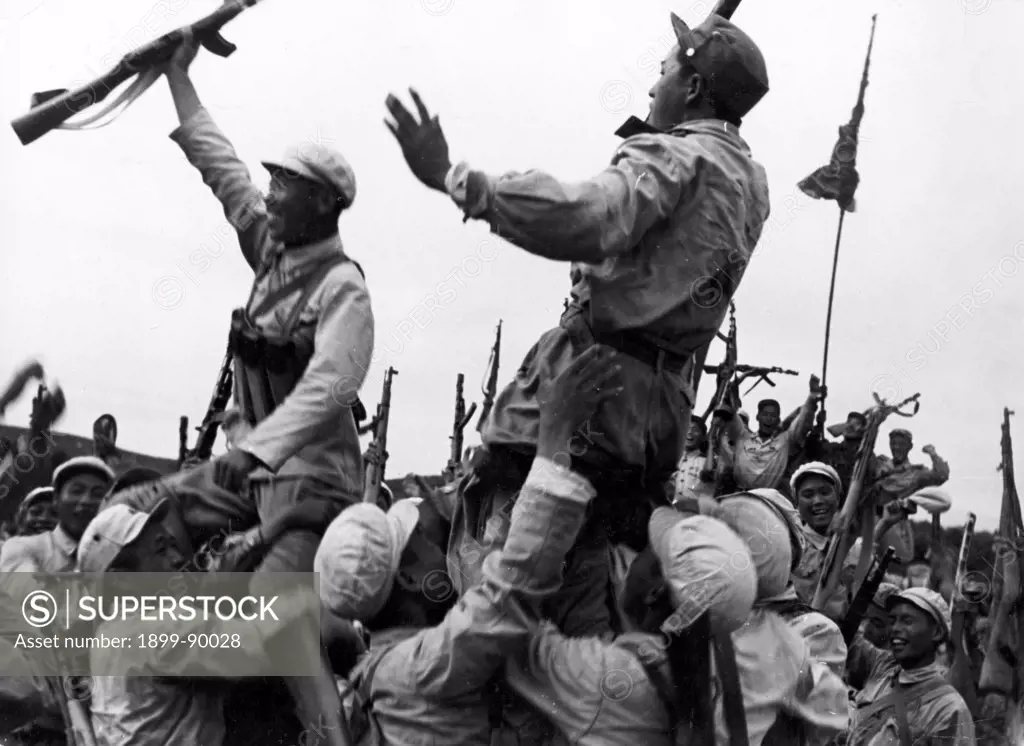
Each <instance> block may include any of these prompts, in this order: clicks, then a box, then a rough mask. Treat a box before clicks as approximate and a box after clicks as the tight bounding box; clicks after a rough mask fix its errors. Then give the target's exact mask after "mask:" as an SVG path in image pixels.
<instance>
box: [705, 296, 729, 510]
mask: <svg viewBox="0 0 1024 746" xmlns="http://www.w3.org/2000/svg"><path fill="white" fill-rule="evenodd" d="M717 336H718V338H719V339H721V340H722V341H723V342H725V358H724V359H723V360H722V364H721V365H718V366H708V367H714V368H715V370H714V372H715V374H716V375H717V387H716V389H715V395H714V397H713V398H712V400H711V403H710V404H709V405H708V408H707V411H705V412H704V416H703V417H702V418H701V420H702V421H703V422H704V423H705V424H706V423H707V421H708V418H709V417H711V418H712V419H711V426H710V427H709V428H707V430H708V442H707V446H706V452H705V455H704V468H703V469H702V474H701V479H705V478H706V481H714V483H715V494H718V488H719V486H720V485H721V482H722V477H723V476H724V474H723V473H722V463H721V459H720V458H719V454H718V445H719V441H720V440H721V439H722V423H721V422H720V421H718V420H716V419H714V417H713V415H714V413H715V412H717V411H719V410H724V411H735V409H736V404H737V402H736V401H734V399H735V394H734V391H735V388H734V386H733V377H734V376H735V375H736V355H737V352H736V304H735V303H730V304H729V334H728V335H727V336H723V335H722V333H721V332H717ZM708 367H705V368H704V369H705V370H708Z"/></svg>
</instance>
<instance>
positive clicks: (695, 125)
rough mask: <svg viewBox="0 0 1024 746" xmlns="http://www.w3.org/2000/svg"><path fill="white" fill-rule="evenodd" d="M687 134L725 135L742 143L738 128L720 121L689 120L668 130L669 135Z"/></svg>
mask: <svg viewBox="0 0 1024 746" xmlns="http://www.w3.org/2000/svg"><path fill="white" fill-rule="evenodd" d="M688 132H693V133H699V134H703V135H721V134H725V135H727V136H728V137H729V138H733V139H736V140H739V141H740V142H743V138H742V137H741V136H740V128H739V127H737V126H736V125H735V124H729V122H725V121H723V120H721V119H691V120H690V121H688V122H683V123H682V124H677V125H676V126H675V127H673V128H672V129H670V130H669V134H671V135H685V134H686V133H688Z"/></svg>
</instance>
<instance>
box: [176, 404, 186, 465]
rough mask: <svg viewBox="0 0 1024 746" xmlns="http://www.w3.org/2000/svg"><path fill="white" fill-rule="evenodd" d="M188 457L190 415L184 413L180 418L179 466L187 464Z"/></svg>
mask: <svg viewBox="0 0 1024 746" xmlns="http://www.w3.org/2000/svg"><path fill="white" fill-rule="evenodd" d="M187 459H188V417H185V416H184V415H183V416H182V417H181V418H180V419H179V420H178V468H179V469H180V468H181V467H182V466H184V465H185V461H186V460H187Z"/></svg>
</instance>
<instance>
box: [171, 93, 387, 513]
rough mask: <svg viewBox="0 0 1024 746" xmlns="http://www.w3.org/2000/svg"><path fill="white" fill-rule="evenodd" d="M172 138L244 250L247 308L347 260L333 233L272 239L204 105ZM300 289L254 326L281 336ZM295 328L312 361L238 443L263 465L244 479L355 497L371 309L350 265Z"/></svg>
mask: <svg viewBox="0 0 1024 746" xmlns="http://www.w3.org/2000/svg"><path fill="white" fill-rule="evenodd" d="M171 139H173V140H174V141H175V142H176V143H178V145H179V146H181V148H182V150H183V151H184V152H185V155H186V157H187V158H188V160H189V162H190V163H191V164H192V165H194V166H195V167H196V168H197V169H199V172H200V173H201V174H202V176H203V181H204V182H205V183H206V184H207V186H209V187H210V189H211V190H213V193H214V195H215V196H216V197H217V199H218V200H220V202H221V204H222V205H223V206H224V214H225V216H226V217H227V219H228V223H229V224H230V225H231V227H232V228H234V229H235V231H236V232H237V233H238V240H239V244H240V245H241V248H242V254H243V255H244V256H245V260H246V261H247V262H248V263H249V266H250V267H252V269H253V271H254V272H255V273H256V279H255V283H254V286H253V291H252V297H251V298H250V301H249V307H250V308H254V307H255V306H256V305H257V304H259V303H261V301H262V300H263V299H264V298H266V297H267V296H268V295H269V294H270V293H272V292H275V291H276V290H278V289H279V288H281V287H283V286H284V285H286V284H287V283H288V282H290V281H291V280H293V279H294V278H295V277H297V276H301V275H303V274H306V273H307V272H309V270H310V269H311V268H312V267H313V266H315V265H317V264H319V263H321V262H323V261H325V260H328V259H331V258H335V257H344V256H345V253H344V250H343V249H342V246H341V241H340V239H339V238H338V237H337V236H335V237H333V238H331V239H327V240H325V241H322V242H319V243H315V244H310V245H308V246H303V247H300V248H289V249H288V250H287V251H286V250H285V248H284V246H282V245H281V244H279V243H278V242H276V241H275V240H274V239H273V238H271V236H270V234H269V231H268V227H267V212H266V204H265V203H264V200H263V196H262V195H261V194H260V191H259V189H257V188H256V185H255V184H253V182H252V179H251V178H250V176H249V171H248V169H247V168H246V167H245V164H244V163H242V161H241V160H239V158H238V156H237V155H235V150H234V148H233V147H232V146H231V143H230V142H228V140H227V138H225V137H224V135H223V134H222V133H221V131H220V129H218V127H217V125H216V124H214V122H213V119H211V118H210V115H209V114H208V113H207V112H206V111H205V110H204V109H201V110H200V111H199V112H198V113H197V114H196V115H195V116H193V117H192V118H191V119H190V120H188V121H187V122H186V123H185V124H183V125H182V126H181V127H179V128H178V129H177V130H175V131H174V132H173V133H171ZM302 292H303V288H296V290H295V291H294V292H293V293H291V294H290V295H288V296H286V297H285V298H283V299H281V300H280V301H279V302H278V303H277V305H275V306H272V307H271V308H269V309H267V310H266V311H265V312H262V313H261V314H260V315H259V317H258V318H256V319H254V321H255V323H256V326H257V327H259V329H260V330H261V331H263V332H264V333H267V334H272V335H277V334H280V333H281V332H282V331H283V327H284V324H285V321H286V320H287V318H288V316H289V314H290V313H291V311H292V309H293V308H294V305H295V304H296V303H297V302H298V300H299V298H300V296H301V295H302ZM224 321H225V323H224V326H225V328H227V321H228V320H227V319H225V320H224ZM295 333H296V334H300V335H305V336H306V337H307V338H309V339H311V340H312V341H313V347H314V352H313V358H312V359H311V360H310V362H309V365H308V366H307V368H306V371H305V373H304V374H303V376H302V378H301V380H300V381H299V382H298V384H297V385H296V386H295V389H294V390H293V391H292V393H291V394H290V395H289V396H288V397H287V398H286V400H285V401H284V402H283V403H282V404H281V405H280V406H279V407H278V408H277V409H276V410H275V411H274V412H273V414H271V415H270V416H269V417H267V418H266V419H265V420H263V421H262V422H260V423H259V424H258V425H257V426H256V427H255V428H254V429H253V430H252V431H251V432H249V433H248V434H247V435H246V436H245V437H244V438H242V439H241V441H240V442H239V443H238V444H237V446H236V447H237V448H238V449H239V450H242V451H246V452H247V453H250V454H252V455H253V456H255V457H256V458H258V459H259V460H260V461H261V462H262V463H263V464H264V465H266V466H267V467H268V469H269V471H268V470H267V469H260V470H257V471H256V472H254V473H253V474H252V475H250V479H254V480H260V479H266V478H268V477H270V476H271V475H272V474H277V475H281V476H287V475H291V476H303V477H313V478H317V479H319V480H321V481H323V482H326V483H328V484H329V485H331V486H333V487H338V488H341V489H342V490H343V491H344V492H346V493H347V494H348V495H349V496H358V495H361V493H362V482H363V455H362V449H361V448H360V446H359V436H358V433H357V430H356V423H355V419H354V417H353V414H352V406H351V405H352V403H353V402H354V400H355V397H356V394H357V393H358V391H359V388H360V387H361V386H362V384H363V381H364V379H365V378H366V372H367V369H368V368H369V366H370V357H371V355H372V353H373V313H372V311H371V309H370V295H369V292H368V291H367V289H366V283H365V282H364V281H363V278H362V275H361V274H360V272H359V269H358V268H357V267H356V266H355V264H353V263H352V262H351V261H348V262H344V263H342V264H340V265H338V266H336V267H334V268H333V269H332V270H331V271H330V272H329V273H328V274H327V276H326V277H325V278H324V279H323V281H322V282H321V283H320V286H319V288H318V289H317V290H316V292H314V294H313V296H312V298H311V299H310V300H309V302H308V304H307V306H306V308H305V309H303V311H302V313H301V315H300V317H299V322H298V328H297V329H296V332H295ZM236 393H237V387H236Z"/></svg>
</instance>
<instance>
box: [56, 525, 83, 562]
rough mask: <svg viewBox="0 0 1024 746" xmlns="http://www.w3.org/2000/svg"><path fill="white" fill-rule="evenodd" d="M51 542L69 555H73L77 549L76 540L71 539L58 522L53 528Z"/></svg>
mask: <svg viewBox="0 0 1024 746" xmlns="http://www.w3.org/2000/svg"><path fill="white" fill-rule="evenodd" d="M53 543H54V545H56V547H57V548H58V549H59V550H60V551H62V552H63V553H64V554H66V555H68V556H69V557H73V556H74V554H75V552H77V551H78V542H77V541H75V540H74V539H72V538H71V537H70V536H69V535H68V533H67V531H65V530H64V529H63V528H62V527H61V526H60V525H59V524H58V525H57V528H55V529H53Z"/></svg>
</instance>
